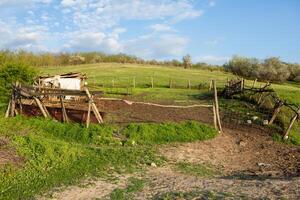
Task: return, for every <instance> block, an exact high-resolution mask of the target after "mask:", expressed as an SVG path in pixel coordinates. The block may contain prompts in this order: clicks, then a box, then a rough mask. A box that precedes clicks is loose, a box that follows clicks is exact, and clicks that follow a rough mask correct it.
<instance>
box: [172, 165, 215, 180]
mask: <svg viewBox="0 0 300 200" xmlns="http://www.w3.org/2000/svg"><path fill="white" fill-rule="evenodd" d="M175 170H177V171H179V172H182V173H185V174H189V175H193V176H199V177H213V176H216V175H220V172H217V171H215V170H213V169H211V168H208V167H206V166H204V165H202V164H192V163H187V162H179V163H176V165H175Z"/></svg>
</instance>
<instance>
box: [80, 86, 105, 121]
mask: <svg viewBox="0 0 300 200" xmlns="http://www.w3.org/2000/svg"><path fill="white" fill-rule="evenodd" d="M84 90H85V93H86V95H87V97H88V100H89V101H91V104H92V105H91V106H92V110H93V112H94V114H95V117H96V119H97V121H98V123H99V124H101V123H103V119H102V117H101V115H100V113H99V110H98V108H97V106H96V104H95V103H94V101H93V97H92V95H91V94H90V92H89V90H88V89H87V88H84Z"/></svg>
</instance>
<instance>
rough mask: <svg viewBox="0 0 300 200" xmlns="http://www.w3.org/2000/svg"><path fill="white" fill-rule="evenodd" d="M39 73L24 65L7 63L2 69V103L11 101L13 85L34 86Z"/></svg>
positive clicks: (0, 85)
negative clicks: (17, 82)
mask: <svg viewBox="0 0 300 200" xmlns="http://www.w3.org/2000/svg"><path fill="white" fill-rule="evenodd" d="M36 75H37V71H36V70H35V69H33V68H31V67H29V66H27V65H25V64H22V63H6V64H4V65H3V66H2V67H0V102H5V101H7V100H8V99H9V96H10V93H11V89H12V84H13V83H15V82H16V81H19V82H20V83H27V84H32V83H33V81H34V78H35V77H36Z"/></svg>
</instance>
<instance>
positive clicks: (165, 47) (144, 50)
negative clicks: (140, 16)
mask: <svg viewBox="0 0 300 200" xmlns="http://www.w3.org/2000/svg"><path fill="white" fill-rule="evenodd" d="M187 43H188V38H186V37H182V36H179V35H176V34H163V35H158V34H148V35H142V36H140V37H139V38H137V39H133V40H130V41H127V42H126V44H125V49H126V50H127V51H128V52H129V53H130V54H134V55H137V56H140V57H143V58H147V59H150V58H158V59H168V58H170V57H174V56H175V57H177V56H182V55H183V54H184V53H185V48H186V45H187Z"/></svg>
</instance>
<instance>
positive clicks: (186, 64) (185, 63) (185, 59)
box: [182, 54, 192, 69]
mask: <svg viewBox="0 0 300 200" xmlns="http://www.w3.org/2000/svg"><path fill="white" fill-rule="evenodd" d="M182 62H183V66H184V68H185V69H190V68H191V66H192V57H191V56H190V55H189V54H187V55H185V56H183V58H182Z"/></svg>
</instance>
